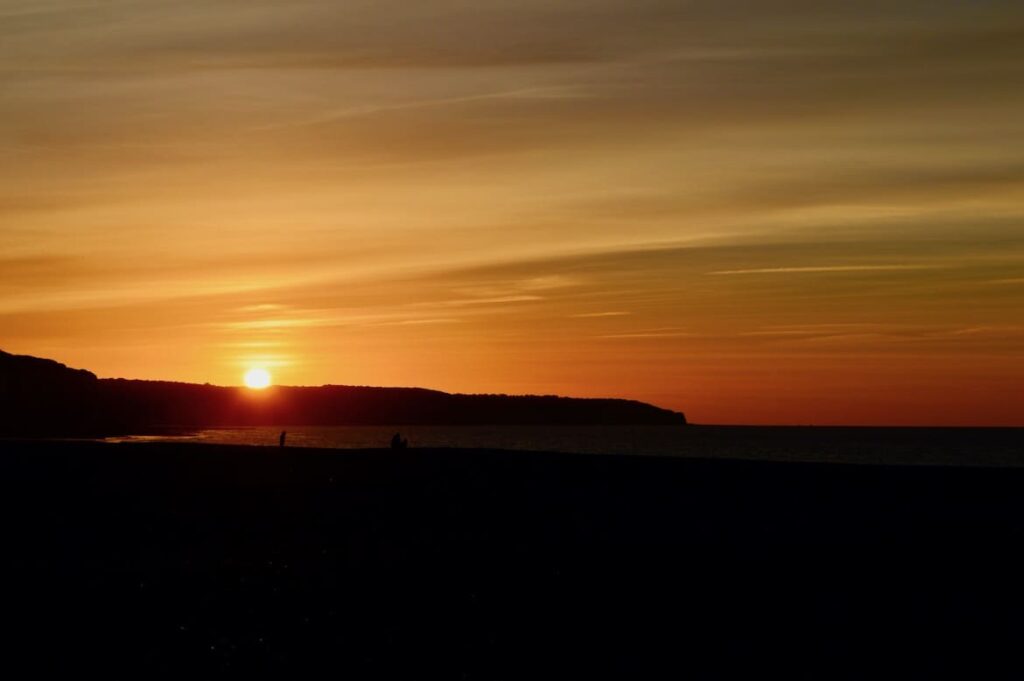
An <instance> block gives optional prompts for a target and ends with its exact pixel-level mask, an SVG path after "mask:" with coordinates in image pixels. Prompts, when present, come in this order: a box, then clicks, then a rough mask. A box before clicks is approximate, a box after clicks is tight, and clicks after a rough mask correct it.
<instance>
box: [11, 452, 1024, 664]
mask: <svg viewBox="0 0 1024 681" xmlns="http://www.w3.org/2000/svg"><path fill="white" fill-rule="evenodd" d="M1006 437H1017V438H1019V434H1015V433H1012V432H1008V433H1007V434H1006ZM275 444H276V443H275ZM0 449H2V452H3V454H2V457H0V485H2V489H0V499H2V503H3V514H2V518H3V520H2V528H0V530H2V533H3V537H4V548H5V552H4V555H5V558H4V563H3V565H4V568H3V569H4V573H5V575H4V580H3V585H4V591H5V597H4V603H5V606H4V611H5V615H6V618H7V621H8V623H9V624H10V625H12V626H10V627H9V628H8V631H7V633H5V634H4V636H3V649H4V653H5V658H6V659H7V660H8V661H10V664H12V665H13V664H15V663H16V662H17V661H22V662H29V663H31V664H32V665H33V668H35V669H46V668H52V669H58V670H64V671H70V670H81V669H87V668H94V669H104V670H112V669H116V668H124V669H132V670H134V671H135V672H137V673H138V672H150V673H152V672H160V671H163V672H169V673H182V672H186V671H187V672H192V673H194V672H196V671H203V670H209V671H219V670H230V671H234V672H247V671H248V672H256V671H258V672H263V673H266V672H268V671H269V672H273V671H286V670H287V671H291V672H295V671H301V670H307V671H311V670H317V671H318V672H321V673H331V674H337V675H341V676H349V677H352V678H362V679H365V678H396V677H397V678H424V677H427V676H440V677H443V678H467V679H514V678H537V677H558V678H586V677H593V676H604V677H608V676H612V677H617V678H681V677H690V678H728V677H732V678H735V677H737V676H739V675H750V674H758V675H767V674H773V675H774V674H786V675H788V676H789V677H790V678H865V677H866V676H870V677H878V676H885V675H894V676H902V677H903V678H911V677H917V678H921V677H928V676H934V675H936V674H938V673H944V674H948V673H949V672H950V671H951V670H953V669H958V668H959V669H963V670H971V671H973V672H974V673H979V670H982V669H983V668H986V667H991V665H994V664H996V661H997V660H1000V659H1002V658H1004V657H1005V656H1006V655H1007V651H1010V650H1012V649H1014V646H1015V645H1016V642H1017V641H1018V640H1019V636H1020V635H1021V633H1024V632H1022V627H1021V623H1020V618H1019V616H1018V614H1019V612H1021V606H1022V605H1024V598H1022V585H1024V579H1022V575H1024V572H1022V571H1021V569H1022V568H1024V562H1022V561H1021V560H1020V558H1018V556H1017V552H1018V548H1019V546H1021V544H1022V542H1024V493H1022V490H1024V470H1022V469H1019V468H997V467H988V468H983V467H952V466H880V465H845V464H835V463H795V462H789V463H786V462H766V461H739V460H708V459H695V458H690V459H684V458H679V459H673V458H659V457H636V456H633V457H630V456H615V455H579V454H555V453H528V452H511V451H491V450H440V449H415V448H412V449H408V450H387V449H381V450H318V449H291V448H287V449H285V450H281V449H280V448H278V447H276V446H274V447H232V446H211V445H182V444H165V443H146V444H105V443H94V442H44V441H13V440H9V441H2V442H0ZM957 665H964V666H962V667H958V666H957ZM996 675H998V674H996ZM984 676H985V677H986V678H993V674H984Z"/></svg>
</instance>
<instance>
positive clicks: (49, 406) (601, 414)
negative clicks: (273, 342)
mask: <svg viewBox="0 0 1024 681" xmlns="http://www.w3.org/2000/svg"><path fill="white" fill-rule="evenodd" d="M685 423H686V417H685V416H684V415H683V414H682V413H680V412H674V411H670V410H667V409H661V408H659V407H655V406H653V405H650V404H645V403H643V402H637V401H634V400H623V399H593V398H586V399H584V398H570V397H559V396H555V395H543V396H537V395H521V396H520V395H463V394H451V393H445V392H441V391H438V390H427V389H423V388H377V387H366V386H341V385H325V386H320V387H285V386H278V387H272V388H268V389H266V390H263V391H258V392H257V391H252V390H249V389H247V388H235V387H222V386H214V385H199V384H193V383H173V382H166V381H140V380H126V379H99V378H97V377H96V376H95V375H94V374H92V373H90V372H88V371H84V370H81V369H71V368H68V367H66V366H64V365H63V364H60V363H58V362H55V361H53V360H48V359H40V358H37V357H28V356H19V355H11V354H8V353H6V352H3V351H0V433H3V434H8V435H12V434H13V435H25V436H60V435H63V436H72V435H80V436H90V435H105V434H120V433H142V432H150V431H153V430H158V429H164V428H208V427H216V426H264V425H280V424H288V425H306V426H312V425H317V426H334V425H338V426H341V425H388V424H403V425H683V424H685Z"/></svg>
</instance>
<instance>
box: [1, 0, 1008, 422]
mask: <svg viewBox="0 0 1024 681" xmlns="http://www.w3.org/2000/svg"><path fill="white" fill-rule="evenodd" d="M1022 31H1024V5H1021V3H1019V2H1018V1H1016V0H1014V1H1013V2H1010V1H1006V2H1002V1H987V2H977V1H974V2H967V1H966V0H964V1H952V0H951V1H950V2H941V3H937V2H934V0H930V1H928V2H925V1H923V0H922V1H918V0H890V1H888V2H873V1H868V2H863V3H850V2H848V1H846V0H844V1H839V0H820V1H817V2H813V3H812V2H804V1H803V0H776V1H772V2H767V1H764V0H757V1H755V0H693V1H691V2H667V1H664V2H662V1H652V0H633V1H631V2H625V1H617V2H609V1H608V0H587V1H586V2H584V1H583V0H547V1H545V2H541V1H539V0H516V1H515V2H512V1H507V2H505V1H503V2H479V3H468V2H462V1H457V0H440V1H432V2H422V3H409V2H389V1H383V2H382V1H377V2H368V1H366V2H361V1H357V0H347V1H346V2H326V1H323V0H316V1H312V0H309V1H307V0H289V1H287V2H286V1H284V0H273V1H271V0H248V1H246V2H236V1H232V0H203V1H201V2H200V1H199V0H176V1H173V2H171V1H161V0H147V1H141V0H111V1H110V2H88V1H83V0H0V37H2V39H0V92H2V95H0V120H2V121H3V123H2V126H0V349H4V350H6V351H9V352H16V353H25V354H34V355H39V356H46V357H52V358H55V359H58V360H60V361H62V362H65V363H67V364H70V365H73V366H76V367H84V368H88V369H91V370H92V371H94V372H96V373H97V374H99V375H101V376H126V377H139V378H156V379H171V380H184V381H197V382H207V381H208V382H212V383H223V384H238V383H240V381H241V377H242V374H243V372H244V370H245V369H247V368H249V367H252V366H257V365H258V366H265V367H267V368H268V369H270V370H271V371H272V372H273V373H274V377H275V380H276V381H277V382H279V383H286V384H314V385H318V384H322V383H344V384H372V385H420V386H425V387H434V388H439V389H443V390H450V391H464V392H508V393H561V394H570V395H584V396H597V395H601V396H621V397H631V398H637V399H641V400H645V401H651V402H654V403H656V404H659V405H662V406H666V407H671V408H676V409H681V410H684V411H685V412H686V413H687V414H688V416H689V417H690V419H691V420H692V421H695V422H702V423H801V424H802V423H818V424H824V423H865V424H867V423H871V424H875V423H878V424H1005V425H1024V406H1022V404H1021V403H1022V400H1021V398H1020V394H1021V386H1022V385H1024V220H1022V218H1024V163H1022V161H1021V159H1022V153H1024V87H1022V84H1024V42H1022V41H1021V40H1020V36H1021V34H1022Z"/></svg>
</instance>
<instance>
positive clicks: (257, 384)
mask: <svg viewBox="0 0 1024 681" xmlns="http://www.w3.org/2000/svg"><path fill="white" fill-rule="evenodd" d="M242 380H244V381H245V387H247V388H252V389H253V390H263V389H264V388H266V387H269V386H270V382H271V378H270V372H269V371H267V370H266V369H261V368H258V367H257V368H254V369H249V370H248V371H246V372H245V377H244V378H243V379H242Z"/></svg>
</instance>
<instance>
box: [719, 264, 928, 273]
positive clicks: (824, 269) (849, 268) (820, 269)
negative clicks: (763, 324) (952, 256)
mask: <svg viewBox="0 0 1024 681" xmlns="http://www.w3.org/2000/svg"><path fill="white" fill-rule="evenodd" d="M944 268H945V266H943V265H819V266H809V267H758V268H753V269H745V270H718V271H717V272H708V274H716V275H726V274H830V273H844V272H900V271H912V270H935V269H944Z"/></svg>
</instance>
